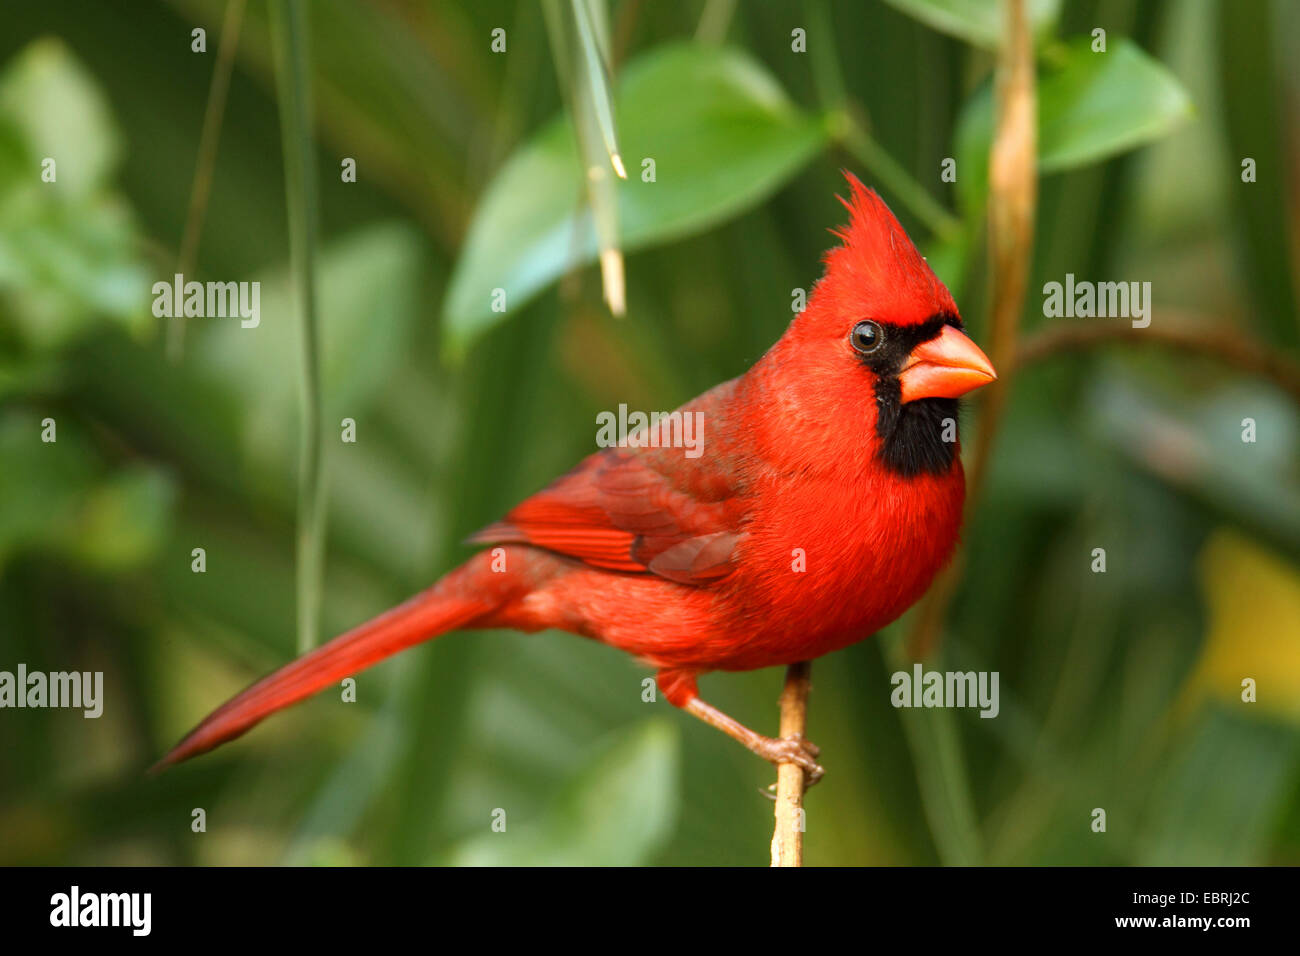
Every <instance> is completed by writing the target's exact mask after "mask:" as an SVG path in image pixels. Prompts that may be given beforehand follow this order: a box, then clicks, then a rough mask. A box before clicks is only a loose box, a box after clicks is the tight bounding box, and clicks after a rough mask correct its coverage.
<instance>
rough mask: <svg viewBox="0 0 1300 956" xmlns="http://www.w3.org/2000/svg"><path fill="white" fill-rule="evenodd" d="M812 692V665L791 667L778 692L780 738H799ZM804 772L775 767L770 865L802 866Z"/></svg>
mask: <svg viewBox="0 0 1300 956" xmlns="http://www.w3.org/2000/svg"><path fill="white" fill-rule="evenodd" d="M811 689H812V664H811V663H810V662H808V661H803V662H801V663H798V664H791V665H790V666H789V667H788V668H787V669H786V672H785V687H784V688H783V689H782V691H781V734H780V736H781V737H782V738H788V737H802V736H803V735H804V729H805V727H806V726H807V724H808V692H809V691H810V690H811ZM803 792H804V771H803V768H802V767H800V766H799V765H798V764H794V763H783V764H778V765H777V768H776V828H775V830H774V831H773V833H772V865H773V866H803V831H804V810H803Z"/></svg>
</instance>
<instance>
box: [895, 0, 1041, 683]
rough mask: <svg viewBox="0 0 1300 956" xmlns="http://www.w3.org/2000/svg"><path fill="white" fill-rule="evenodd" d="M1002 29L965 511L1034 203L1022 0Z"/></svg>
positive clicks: (949, 576) (935, 600)
mask: <svg viewBox="0 0 1300 956" xmlns="http://www.w3.org/2000/svg"><path fill="white" fill-rule="evenodd" d="M1004 10H1005V12H1006V29H1005V31H1004V33H1003V39H1002V46H1001V49H1000V50H999V52H998V64H997V70H996V72H995V74H994V81H995V85H994V90H995V93H996V100H997V118H996V126H995V127H994V135H993V143H992V145H991V147H990V149H989V251H990V260H991V271H992V301H991V304H990V308H989V335H988V340H989V341H988V352H989V358H990V359H992V361H993V366H994V368H996V369H998V370H999V378H998V380H997V381H996V382H993V383H992V384H991V385H989V386H987V387H986V388H985V390H984V391H985V394H984V396H983V407H982V409H981V411H980V423H979V426H980V427H979V432H978V433H977V434H976V436H975V451H974V453H973V455H972V461H971V466H970V469H969V471H968V472H967V478H966V513H967V515H969V514H970V512H971V510H972V509H973V507H974V505H975V502H977V501H978V500H979V493H980V489H981V487H982V486H983V484H984V476H985V474H986V473H987V471H988V462H989V458H990V456H991V455H992V452H993V442H994V439H995V438H996V436H997V433H998V426H999V425H1000V424H1001V422H1002V415H1003V412H1004V411H1005V409H1006V404H1007V396H1008V395H1009V394H1010V390H1011V382H1012V379H1013V378H1014V375H1013V372H1014V370H1015V356H1016V342H1017V338H1018V336H1019V333H1020V318H1021V315H1022V313H1023V312H1024V309H1025V296H1026V294H1027V291H1028V283H1029V265H1030V261H1031V260H1032V258H1033V254H1034V216H1035V212H1036V210H1037V204H1038V112H1037V87H1036V80H1037V77H1036V74H1035V73H1034V44H1033V36H1032V34H1031V32H1030V29H1029V21H1028V19H1027V17H1026V14H1025V5H1024V0H1005V3H1004ZM960 573H961V571H960V564H959V563H958V562H953V563H952V564H950V565H949V566H948V567H947V568H946V569H945V570H944V571H943V572H942V573H941V574H940V576H939V577H938V578H937V579H936V581H935V583H934V584H933V585H932V586H931V588H930V593H929V594H928V595H927V597H926V599H925V602H924V603H923V605H922V607H921V609H920V613H919V614H918V615H917V618H916V622H917V623H916V626H915V627H914V628H913V629H912V633H911V634H910V635H909V638H908V650H909V652H910V653H911V655H912V656H913V657H914V658H917V659H921V658H925V657H928V656H929V654H930V652H931V651H932V650H933V649H934V646H935V644H936V643H937V642H938V640H939V637H940V635H941V634H942V632H943V625H944V620H945V618H946V617H947V613H948V608H949V606H950V605H951V602H952V599H953V597H954V595H955V594H956V593H957V581H958V580H959V575H960Z"/></svg>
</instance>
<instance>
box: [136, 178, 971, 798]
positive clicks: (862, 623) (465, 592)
mask: <svg viewBox="0 0 1300 956" xmlns="http://www.w3.org/2000/svg"><path fill="white" fill-rule="evenodd" d="M846 176H847V177H848V180H849V186H850V189H851V193H852V199H851V201H845V200H843V199H841V202H844V205H845V206H846V207H847V208H848V210H849V214H850V221H849V225H848V226H847V227H846V228H844V229H840V230H836V231H835V235H836V236H837V237H838V238H839V239H840V240H841V241H842V243H843V244H842V245H840V246H837V247H835V248H833V249H831V250H830V251H829V252H828V253H827V254H826V256H825V265H826V270H825V274H824V276H823V277H822V279H821V281H820V282H818V283H817V285H816V287H815V288H814V290H813V293H812V296H811V297H810V299H809V302H808V307H807V308H806V309H805V310H804V311H803V312H802V313H800V314H799V315H798V316H797V317H795V319H794V320H793V321H792V322H791V323H790V326H789V328H788V329H787V330H786V332H785V334H784V335H782V336H781V338H780V339H779V340H778V341H777V343H776V344H775V345H773V346H772V348H771V349H770V350H769V351H768V352H767V354H765V355H764V356H763V357H762V358H761V359H759V361H758V362H757V363H756V364H755V365H754V366H753V367H752V368H751V369H750V370H749V371H747V372H746V373H745V374H743V375H741V376H740V377H739V378H735V379H732V380H731V381H729V382H724V383H723V384H721V385H718V386H717V387H716V388H713V389H710V390H709V391H707V392H705V393H704V394H703V395H701V396H700V397H698V398H696V399H694V400H693V401H691V402H688V403H687V404H686V405H684V406H682V408H681V409H680V411H681V412H683V413H696V412H698V413H699V414H700V415H702V416H703V418H702V421H703V423H704V426H705V432H704V435H705V436H706V437H705V440H704V442H703V448H702V453H699V454H698V455H697V456H696V457H691V456H688V455H686V454H684V453H683V450H682V449H681V448H680V447H678V448H673V447H636V446H637V445H638V444H648V442H645V441H644V439H645V437H646V436H645V435H642V436H640V437H639V438H638V436H636V435H633V436H631V437H629V439H628V440H627V441H626V442H625V443H624V444H622V445H620V446H618V447H611V448H606V449H605V450H603V451H599V452H597V453H595V454H593V455H591V456H590V457H588V458H586V459H585V460H583V461H582V462H581V463H580V464H579V465H578V466H577V467H576V468H574V469H573V470H572V471H570V472H569V473H568V474H566V475H564V476H563V477H561V478H559V479H558V480H556V481H555V482H553V483H552V484H551V485H550V486H549V487H547V488H545V489H543V490H542V491H539V492H538V493H537V494H535V495H533V496H532V497H531V498H528V499H526V500H525V501H523V502H521V503H520V504H518V505H517V506H515V508H514V509H513V510H512V511H510V512H509V513H508V514H507V515H506V516H505V517H504V518H503V519H502V520H500V521H498V522H497V523H496V524H493V525H491V526H489V527H487V528H485V529H483V530H482V531H480V532H478V533H477V534H475V535H474V536H473V537H472V538H471V539H470V540H471V541H472V542H474V543H476V544H481V545H489V546H491V547H490V548H489V549H488V550H485V551H480V552H479V553H478V554H476V555H475V556H473V557H471V558H470V559H469V560H468V561H466V562H465V563H464V564H462V565H461V566H460V567H458V568H456V569H455V570H453V571H451V572H450V573H448V574H447V575H446V576H445V577H443V578H442V579H441V580H439V581H438V582H437V583H436V584H434V585H433V586H432V587H430V588H429V589H428V590H426V591H423V592H422V593H420V594H418V595H416V596H415V597H413V598H411V599H410V600H408V601H407V602H406V603H404V604H402V605H399V606H398V607H395V608H393V609H392V610H390V611H388V612H386V613H384V614H382V615H380V616H379V617H377V618H375V619H374V620H372V621H369V622H367V623H365V624H362V625H361V626H359V627H357V628H354V629H353V630H351V631H348V632H347V633H346V634H343V635H342V636H340V637H337V638H335V639H334V640H332V641H331V642H329V643H328V644H325V645H323V646H322V647H320V648H318V649H316V650H315V651H312V652H311V653H309V654H306V655H305V656H303V657H301V658H299V659H298V660H296V661H294V662H293V663H291V664H288V665H286V666H285V667H282V668H281V669H280V670H278V671H276V672H275V673H273V674H271V675H270V676H269V677H266V678H263V679H262V680H260V681H258V682H257V683H256V684H254V685H253V686H251V687H249V688H248V689H247V690H245V691H244V692H243V693H241V694H239V695H238V696H237V697H235V698H233V699H232V700H230V701H228V702H227V703H225V704H224V705H222V706H221V707H219V708H218V709H217V710H215V711H213V712H212V714H210V715H209V716H208V717H207V718H206V719H205V720H204V721H203V722H202V723H200V724H199V725H198V726H197V727H196V728H195V729H194V730H193V731H192V732H191V733H190V734H189V735H188V736H187V737H185V739H184V740H182V741H181V742H180V743H179V744H178V745H177V746H176V747H175V748H174V749H173V750H172V751H171V752H170V753H169V754H167V756H165V757H164V758H163V759H162V760H161V761H160V762H159V766H166V765H169V764H173V763H176V762H178V761H181V760H185V759H186V758H189V757H193V756H194V755H195V754H200V753H203V752H204V751H207V750H211V749H212V748H213V747H216V746H218V745H219V744H222V743H225V742H226V741H228V740H231V739H233V738H235V737H238V736H239V735H240V734H242V733H244V732H245V731H247V730H248V729H249V728H251V727H252V726H253V725H255V724H256V723H258V722H259V721H260V720H262V719H263V718H264V717H266V716H268V715H270V714H272V713H274V712H275V711H277V710H280V709H281V708H283V707H288V706H289V705H290V704H293V703H295V702H297V701H300V700H302V699H303V698H304V697H307V696H309V695H310V694H314V693H316V692H317V691H319V690H321V689H322V688H324V687H326V686H328V685H331V684H335V683H337V682H338V681H340V680H341V679H343V678H345V677H348V676H350V675H354V674H356V673H357V672H359V671H361V670H364V669H365V668H367V667H369V666H371V665H372V664H375V663H376V662H378V661H381V660H383V659H384V658H386V657H388V656H390V655H392V654H396V653H397V652H398V651H400V650H403V649H404V648H407V647H410V646H411V645H412V644H418V643H420V642H421V641H427V640H429V639H431V638H434V637H437V636H439V635H441V634H445V633H447V632H448V631H452V630H460V629H466V628H515V629H517V630H521V631H530V632H531V631H539V630H542V629H544V628H559V629H561V630H566V631H572V632H573V633H575V634H580V635H582V636H584V637H590V638H594V639H595V640H598V641H601V642H602V643H604V644H608V645H610V646H611V647H616V648H618V649H619V650H622V651H626V652H627V653H629V654H633V655H635V656H636V657H637V658H639V659H640V660H641V661H643V662H645V663H646V664H648V665H649V666H651V667H654V668H657V670H658V673H657V680H658V683H659V687H660V688H661V689H662V691H663V693H664V695H665V696H666V697H667V698H668V700H669V701H670V702H671V703H673V704H674V705H675V706H677V707H681V708H684V709H685V710H686V711H688V712H689V713H691V714H694V715H695V716H696V717H699V718H700V719H702V720H704V721H705V722H706V723H709V724H712V725H713V726H714V727H717V728H718V729H719V730H721V731H723V732H724V733H727V734H729V735H730V736H732V737H734V738H735V739H736V740H738V741H740V742H741V743H742V744H744V745H745V746H746V747H748V748H749V749H750V750H752V751H753V752H754V753H756V754H758V755H759V756H761V757H763V758H765V759H767V760H769V761H772V762H773V763H790V762H793V763H796V764H798V765H800V766H802V767H803V768H804V769H805V770H806V771H807V773H808V774H809V776H810V779H812V780H815V779H817V778H818V777H820V776H821V774H822V768H821V767H820V766H819V765H818V764H817V761H816V757H817V753H818V751H817V748H816V747H814V746H813V745H812V744H810V743H808V742H807V741H805V740H803V739H801V738H800V739H794V738H784V739H774V738H771V737H765V736H763V735H762V734H759V733H756V732H755V731H753V730H750V729H749V728H748V727H745V726H744V725H743V724H741V723H740V722H738V721H736V720H734V719H732V718H731V717H729V716H727V715H726V714H724V713H722V712H721V711H720V710H718V709H717V708H715V707H712V706H710V705H709V704H707V703H705V702H704V701H703V700H701V699H700V696H699V692H698V690H697V688H696V678H697V677H698V676H699V675H700V674H703V673H706V672H708V671H714V670H725V671H744V670H753V669H755V668H760V667H771V666H774V665H788V664H791V663H795V662H798V661H806V660H811V659H813V658H816V657H820V656H822V655H823V654H828V653H830V652H831V651H835V650H839V649H840V648H842V647H845V646H847V645H849V644H853V643H855V642H857V641H860V640H862V639H863V638H865V637H867V636H869V635H870V634H872V633H873V632H874V631H876V630H877V629H879V628H881V627H883V626H884V625H886V624H888V623H889V622H890V621H892V620H894V618H896V617H897V616H898V615H900V614H901V613H902V612H903V611H904V610H906V609H907V608H908V607H909V606H910V605H911V604H912V603H913V602H914V601H916V600H917V599H918V598H919V597H920V596H921V595H922V593H924V591H925V589H926V588H927V587H928V586H929V584H930V581H931V579H932V578H933V577H934V575H935V573H936V572H937V571H938V570H939V569H940V567H942V566H943V564H944V563H945V562H946V561H947V559H948V558H949V556H950V555H951V553H952V551H953V548H954V546H955V544H956V541H957V533H958V527H959V525H960V522H961V515H962V505H963V501H964V498H965V478H964V476H963V473H962V466H961V458H960V455H959V447H958V444H957V441H956V433H955V429H956V419H957V404H958V403H957V398H958V396H960V395H962V394H964V393H966V392H968V391H970V390H971V389H974V388H978V387H979V386H981V385H984V384H987V383H988V382H991V381H993V379H994V378H995V377H996V376H995V373H994V370H993V366H992V365H991V364H990V363H989V360H988V358H987V357H985V355H984V353H983V352H982V351H980V349H979V347H978V346H976V345H975V343H974V342H972V341H971V340H970V339H969V338H968V337H967V336H966V335H965V334H964V333H963V332H962V323H961V319H960V317H959V316H958V313H957V307H956V305H955V304H954V303H953V300H952V297H951V296H950V295H949V294H948V290H947V289H946V288H945V287H944V285H943V283H942V282H940V281H939V280H938V278H936V277H935V275H934V273H933V272H932V271H931V270H930V267H929V266H928V265H927V264H926V262H925V260H924V259H923V258H922V257H921V255H920V254H919V253H918V252H917V251H916V247H915V246H913V245H912V242H911V240H910V239H908V237H907V234H906V233H905V232H904V231H903V228H902V226H901V225H899V223H898V220H897V219H895V218H894V216H893V214H892V213H891V212H890V211H889V208H888V207H887V206H886V205H885V203H884V202H883V201H882V200H881V199H880V197H879V196H878V195H876V193H875V192H874V191H872V190H870V189H867V188H866V187H865V186H863V185H862V183H861V182H859V181H858V180H857V178H856V177H854V176H853V175H852V174H848V173H846ZM696 420H697V421H699V420H700V419H696Z"/></svg>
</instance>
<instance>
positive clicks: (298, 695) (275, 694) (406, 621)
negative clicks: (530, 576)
mask: <svg viewBox="0 0 1300 956" xmlns="http://www.w3.org/2000/svg"><path fill="white" fill-rule="evenodd" d="M445 580H446V579H444V583H445ZM491 608H492V605H491V604H490V603H489V602H487V601H484V600H482V599H476V598H467V597H457V596H452V595H450V594H448V589H446V588H444V587H442V586H441V585H435V586H434V587H432V588H430V589H428V590H427V591H423V592H421V593H420V594H417V595H416V596H415V597H413V598H411V599H410V600H409V601H407V602H406V603H405V604H399V605H398V606H397V607H395V608H393V609H392V610H391V611H387V612H385V613H384V614H381V615H380V616H379V617H377V618H375V619H374V620H372V621H368V622H366V623H365V624H362V625H361V626H360V627H357V628H353V629H352V630H350V631H348V632H347V633H346V634H343V635H340V636H339V637H336V638H335V639H334V640H332V641H330V642H329V643H328V644H325V645H323V646H322V647H318V648H317V649H316V650H314V651H312V652H311V653H310V654H306V655H304V656H303V657H300V658H298V660H296V661H294V662H293V663H292V664H286V665H285V666H284V667H282V668H280V669H279V670H278V671H276V672H275V673H273V674H271V675H269V676H267V677H264V678H262V679H261V680H260V681H258V682H257V683H256V684H254V685H253V686H252V687H250V688H248V690H246V691H244V692H243V693H242V694H240V695H239V696H237V697H235V698H233V699H231V700H229V701H227V702H226V703H225V704H223V705H222V706H221V707H219V708H217V709H216V710H214V711H213V712H212V713H211V714H209V715H208V716H207V717H206V718H204V720H203V722H202V723H200V724H199V725H198V726H197V727H195V728H194V729H193V730H192V731H190V733H189V735H188V736H186V738H185V739H184V740H182V741H181V742H180V743H179V744H177V745H176V746H175V747H174V748H172V751H171V753H169V754H167V756H165V757H163V758H162V760H160V761H158V763H156V764H155V765H154V767H153V771H155V772H156V771H158V770H162V769H164V768H165V767H169V766H171V765H172V764H174V763H180V762H181V761H182V760H188V759H189V758H190V757H193V756H196V755H198V754H201V753H204V752H205V751H208V750H211V749H212V748H213V747H217V746H220V745H221V744H224V743H225V742H226V741H228V740H233V739H234V738H236V737H238V736H239V735H240V734H242V733H244V732H245V731H247V730H249V729H251V728H252V727H253V726H254V725H255V724H257V723H258V722H259V721H261V720H262V719H263V718H265V717H268V716H270V715H271V714H273V713H275V712H276V711H277V710H280V709H281V708H283V707H288V706H289V705H290V704H296V703H297V702H298V701H300V700H302V699H303V698H304V697H309V696H310V695H312V694H314V693H316V691H318V690H320V689H322V688H324V687H327V686H329V685H330V684H333V683H335V682H336V681H340V680H342V679H343V678H344V677H349V676H351V675H353V674H357V673H359V672H360V671H363V670H365V669H366V668H367V667H369V666H370V665H372V664H377V663H379V662H380V661H382V660H383V659H384V658H386V657H391V656H392V655H393V654H396V653H397V652H398V651H400V650H404V649H405V648H408V647H410V646H411V645H412V644H418V643H420V642H421V641H426V640H429V639H430V638H433V637H437V636H438V635H439V634H444V633H446V632H447V631H451V630H455V629H456V628H459V627H464V626H465V625H467V624H469V623H471V622H473V621H474V620H475V619H476V618H478V617H481V616H482V615H483V614H484V613H485V612H487V611H489V610H491Z"/></svg>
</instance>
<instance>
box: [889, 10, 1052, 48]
mask: <svg viewBox="0 0 1300 956" xmlns="http://www.w3.org/2000/svg"><path fill="white" fill-rule="evenodd" d="M886 2H888V3H889V5H890V6H892V7H896V8H898V9H899V10H901V11H902V12H903V13H906V14H907V15H908V16H910V17H914V18H915V19H917V20H920V21H921V22H922V23H924V24H925V25H926V26H928V27H931V28H933V29H935V30H938V31H939V32H940V33H947V34H949V35H951V36H955V37H958V38H960V39H962V40H965V41H966V42H967V43H973V44H975V45H976V46H982V47H989V48H993V47H996V46H997V45H998V38H999V37H1001V35H1002V16H1003V13H1002V6H1003V5H1002V4H1001V3H998V2H995V0H886ZM1028 9H1029V22H1030V24H1031V26H1032V28H1033V31H1034V34H1035V35H1036V36H1041V35H1042V34H1044V33H1045V32H1047V31H1048V30H1049V29H1050V28H1051V27H1052V25H1053V24H1054V23H1055V22H1056V17H1057V14H1058V13H1060V9H1061V0H1029V3H1028Z"/></svg>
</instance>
